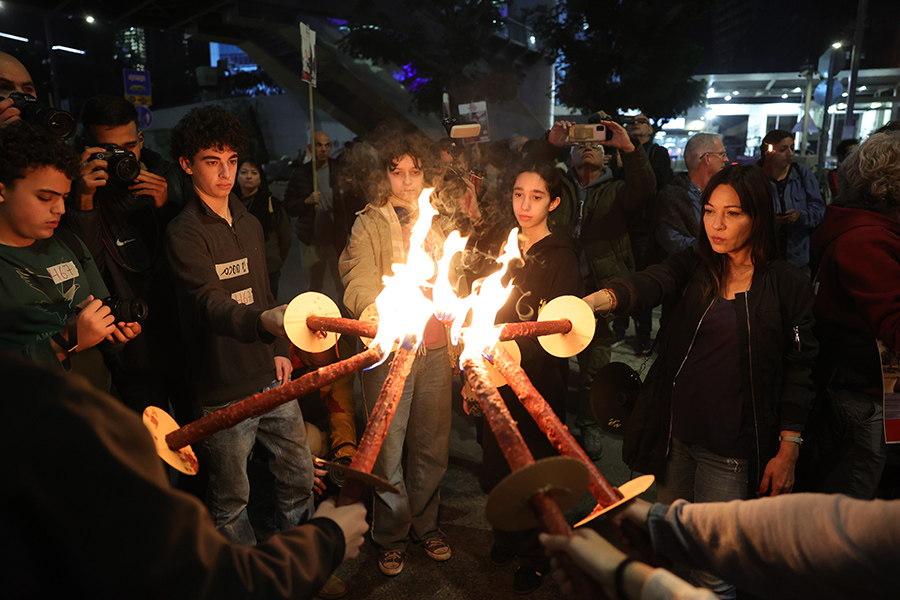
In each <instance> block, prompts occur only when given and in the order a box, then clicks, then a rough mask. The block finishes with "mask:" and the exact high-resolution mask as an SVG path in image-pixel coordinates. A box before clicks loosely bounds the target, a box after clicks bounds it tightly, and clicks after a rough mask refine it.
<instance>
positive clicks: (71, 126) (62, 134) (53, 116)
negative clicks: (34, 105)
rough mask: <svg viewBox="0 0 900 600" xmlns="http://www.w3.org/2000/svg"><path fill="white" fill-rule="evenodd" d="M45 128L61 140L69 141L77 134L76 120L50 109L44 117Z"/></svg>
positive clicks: (62, 112) (59, 111)
mask: <svg viewBox="0 0 900 600" xmlns="http://www.w3.org/2000/svg"><path fill="white" fill-rule="evenodd" d="M43 125H44V127H45V128H46V129H47V130H48V131H49V132H50V133H52V134H53V135H55V136H57V137H59V139H61V140H67V139H69V138H70V137H72V135H73V134H74V133H75V118H74V117H73V116H72V115H70V114H69V113H67V112H64V111H61V110H53V109H52V108H51V109H48V114H46V115H44V122H43Z"/></svg>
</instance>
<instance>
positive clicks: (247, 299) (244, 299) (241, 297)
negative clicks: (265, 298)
mask: <svg viewBox="0 0 900 600" xmlns="http://www.w3.org/2000/svg"><path fill="white" fill-rule="evenodd" d="M231 299H232V300H234V301H235V302H237V303H238V304H253V288H247V289H246V290H241V291H239V292H235V293H233V294H232V295H231Z"/></svg>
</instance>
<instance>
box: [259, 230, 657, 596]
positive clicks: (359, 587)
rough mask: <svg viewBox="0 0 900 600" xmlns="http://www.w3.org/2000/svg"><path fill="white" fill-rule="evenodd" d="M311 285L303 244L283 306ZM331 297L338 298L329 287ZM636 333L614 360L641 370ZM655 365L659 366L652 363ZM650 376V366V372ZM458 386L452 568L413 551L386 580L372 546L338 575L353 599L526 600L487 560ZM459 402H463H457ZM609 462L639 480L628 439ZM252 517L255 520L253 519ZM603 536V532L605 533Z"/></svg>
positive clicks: (509, 576)
mask: <svg viewBox="0 0 900 600" xmlns="http://www.w3.org/2000/svg"><path fill="white" fill-rule="evenodd" d="M306 286H307V283H306V281H305V277H304V275H303V272H302V268H301V264H300V251H299V244H297V243H296V240H295V244H294V247H293V248H292V250H291V255H290V256H289V257H288V261H287V262H286V263H285V266H284V268H283V269H282V275H281V289H280V290H279V301H280V302H289V301H290V300H291V299H292V298H293V297H294V296H295V295H297V294H299V293H301V292H302V291H304V290H305V289H306ZM325 292H326V293H328V294H329V295H332V296H333V297H334V296H336V294H335V293H334V290H333V289H331V288H330V287H329V285H328V284H327V283H326V290H325ZM654 317H655V318H654V333H655V332H656V331H657V330H658V319H659V315H658V314H655V315H654ZM633 336H634V328H633V324H632V325H631V327H630V329H629V331H628V337H626V340H625V343H624V344H621V345H620V346H618V347H616V348H613V351H612V360H613V361H620V362H625V363H627V364H629V365H630V366H632V367H633V368H634V369H636V370H639V369H640V366H641V364H642V363H643V362H644V359H643V358H638V357H636V356H635V355H634V350H633V348H632V344H633V342H634V338H633ZM650 361H652V358H651V359H650ZM570 366H571V371H572V373H571V374H570V381H572V382H578V381H579V377H578V363H577V361H576V360H575V359H574V358H573V359H571V360H570ZM646 368H649V363H648V364H647V366H646V367H645V371H646ZM458 387H459V383H458V380H457V383H456V384H455V389H454V399H455V400H454V403H453V417H452V418H453V423H452V429H451V434H450V465H449V469H448V470H447V473H446V475H445V476H444V478H443V481H442V482H441V514H440V524H441V529H442V531H443V532H444V533H445V534H446V536H447V540H448V542H449V543H450V545H451V547H452V549H453V556H452V558H451V559H450V560H448V561H445V562H441V563H437V562H434V561H432V560H431V559H430V558H428V556H427V555H426V554H425V551H424V550H423V549H422V548H419V547H417V546H411V547H410V548H409V552H408V554H407V558H406V563H405V565H404V569H403V571H402V572H401V573H400V574H399V575H397V576H396V577H386V576H384V575H383V574H382V573H381V572H380V571H379V569H378V564H377V551H376V549H375V547H374V546H373V545H372V544H371V541H369V540H367V542H366V544H364V545H363V548H362V551H361V553H360V556H359V557H358V558H356V559H354V560H351V561H348V562H346V563H344V564H342V565H341V566H340V567H338V569H337V571H336V572H335V574H336V575H337V576H338V577H340V578H341V579H343V580H344V581H345V582H346V583H347V588H348V594H347V598H351V599H354V598H360V599H363V598H365V599H371V600H403V599H419V600H424V599H435V600H438V599H457V598H487V597H490V598H496V599H504V598H521V596H517V595H516V594H515V593H514V592H513V589H512V580H513V573H514V572H515V569H516V564H515V561H514V562H513V563H512V564H510V565H507V566H506V567H502V568H500V567H495V566H494V565H493V564H492V563H491V562H490V559H489V558H488V553H489V551H490V548H491V544H492V540H491V532H490V531H491V527H490V524H489V523H488V522H487V520H486V518H485V515H484V503H485V500H486V496H485V495H484V494H483V493H482V492H481V489H480V487H479V485H478V476H477V474H478V469H479V467H480V465H481V447H480V446H479V444H478V442H477V440H476V425H475V418H474V417H471V416H468V415H466V414H465V413H464V411H463V408H462V399H461V397H460V396H459V394H458ZM582 394H587V390H584V389H576V388H571V389H570V395H569V400H570V403H571V404H572V405H573V406H575V403H574V400H575V399H576V397H578V396H579V395H582ZM356 395H357V423H358V428H359V429H358V430H359V431H362V429H361V428H362V426H363V425H364V423H363V419H364V415H365V411H364V410H362V408H361V407H362V404H361V403H362V398H361V394H360V393H359V386H358V381H357V394H356ZM457 399H458V400H457ZM567 424H568V425H569V427H570V429H572V430H573V431H575V432H577V429H576V428H574V415H573V414H568V415H567ZM602 441H603V454H602V456H601V457H600V458H599V460H597V461H596V462H595V464H596V465H597V467H598V469H599V470H600V472H601V473H602V474H603V475H604V477H605V478H606V479H607V480H608V481H609V482H610V483H611V484H613V485H616V486H618V485H621V484H622V483H624V482H626V481H628V480H630V479H632V478H634V477H635V476H637V475H639V474H638V473H632V472H631V471H630V470H629V469H628V467H627V466H626V465H625V464H624V463H623V462H622V459H621V455H622V453H621V450H622V441H621V439H619V438H617V437H615V436H612V435H608V434H605V433H604V434H603V440H602ZM641 497H643V498H645V499H646V500H648V501H654V500H655V499H656V491H655V487H651V488H650V490H648V491H647V492H646V493H645V494H643V495H642V496H641ZM595 504H596V502H595V501H594V500H593V498H592V497H591V496H590V494H588V493H586V494H585V495H584V497H582V499H581V500H580V501H579V502H578V503H577V504H576V505H575V506H574V507H573V508H572V509H570V510H569V511H567V512H566V518H567V520H568V521H569V523H570V524H574V523H576V522H577V521H578V520H580V519H581V518H582V517H584V516H586V515H588V514H589V513H590V512H591V510H592V509H593V507H594V505H595ZM252 518H253V514H252V513H251V519H252ZM598 527H599V528H601V529H602V527H603V525H602V524H600V525H599V526H598ZM560 594H561V592H560V589H559V587H558V585H557V584H556V582H555V581H554V580H553V578H552V577H550V576H548V577H545V579H544V581H543V583H542V585H541V586H540V587H539V588H538V589H537V590H536V591H535V592H533V593H531V594H529V595H528V598H531V599H534V600H545V599H546V600H550V599H553V600H557V599H558V598H559V596H560Z"/></svg>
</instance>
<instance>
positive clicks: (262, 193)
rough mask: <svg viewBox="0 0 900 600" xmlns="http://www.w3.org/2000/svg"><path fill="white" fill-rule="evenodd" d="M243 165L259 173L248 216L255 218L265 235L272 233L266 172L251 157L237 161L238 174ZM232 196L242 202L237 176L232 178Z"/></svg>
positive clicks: (257, 161) (244, 157)
mask: <svg viewBox="0 0 900 600" xmlns="http://www.w3.org/2000/svg"><path fill="white" fill-rule="evenodd" d="M245 164H247V165H250V166H251V167H253V168H254V169H256V170H257V171H259V188H257V190H256V194H255V195H254V196H253V201H252V202H251V203H250V207H249V209H248V210H249V211H250V214H251V215H253V216H254V217H256V218H257V220H258V221H259V224H260V225H262V228H263V231H265V232H266V233H267V234H268V233H270V232H271V231H272V213H270V212H269V197H270V196H271V195H272V194H271V193H270V192H269V180H268V179H267V178H266V172H265V171H263V168H262V165H261V164H259V160H257V159H256V158H254V157H252V156H243V157H241V158H239V159H238V173H240V171H241V167H243V166H244V165H245ZM231 191H232V192H234V194H235V195H236V196H237V197H238V198H241V199H242V200H243V196H242V195H241V184H240V182H239V181H238V178H237V176H236V177H235V178H234V188H232V190H231Z"/></svg>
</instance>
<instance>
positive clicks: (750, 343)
mask: <svg viewBox="0 0 900 600" xmlns="http://www.w3.org/2000/svg"><path fill="white" fill-rule="evenodd" d="M743 294H744V314H745V315H746V316H747V359H748V362H749V365H748V366H749V370H750V404H751V405H752V407H753V434H754V436H755V437H756V477H757V481H756V485H757V486H759V481H760V478H762V472H761V471H760V468H759V467H760V465H759V417H758V416H757V414H756V392H755V391H754V388H755V386H754V384H753V341H752V338H751V337H750V335H751V333H752V331H753V329H752V327H751V326H750V292H749V291H747V292H743ZM798 335H799V334H798Z"/></svg>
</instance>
